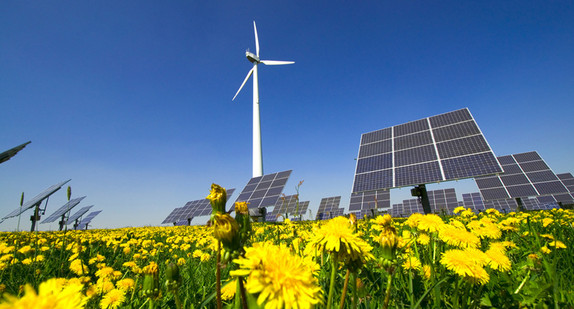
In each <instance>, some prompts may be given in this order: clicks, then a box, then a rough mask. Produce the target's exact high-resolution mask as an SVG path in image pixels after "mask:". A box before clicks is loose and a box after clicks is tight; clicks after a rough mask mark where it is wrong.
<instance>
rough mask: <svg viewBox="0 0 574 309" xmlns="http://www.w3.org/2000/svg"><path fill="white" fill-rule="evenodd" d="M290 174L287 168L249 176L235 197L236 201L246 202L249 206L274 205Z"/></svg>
mask: <svg viewBox="0 0 574 309" xmlns="http://www.w3.org/2000/svg"><path fill="white" fill-rule="evenodd" d="M290 175H291V171H290V170H289V171H284V172H279V173H274V174H267V175H263V176H259V177H254V178H251V180H249V182H248V183H247V185H246V186H245V188H243V191H241V194H239V197H237V202H248V203H249V204H248V205H247V206H248V207H249V208H259V207H271V206H275V204H276V203H277V200H278V199H279V196H280V195H281V192H283V188H284V187H285V184H286V183H287V180H288V179H289V176H290Z"/></svg>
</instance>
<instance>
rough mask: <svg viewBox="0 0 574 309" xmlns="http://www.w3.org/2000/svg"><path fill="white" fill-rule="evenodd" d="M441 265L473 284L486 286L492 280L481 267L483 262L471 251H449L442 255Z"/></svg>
mask: <svg viewBox="0 0 574 309" xmlns="http://www.w3.org/2000/svg"><path fill="white" fill-rule="evenodd" d="M478 251H480V250H478ZM440 263H441V264H443V265H444V266H445V267H446V268H447V269H449V270H452V271H454V272H455V273H456V274H458V275H459V276H462V277H464V278H465V279H468V280H469V281H471V282H473V283H478V284H481V285H484V284H486V283H487V282H488V281H489V280H490V276H489V275H488V273H487V272H486V270H484V268H483V267H482V266H481V261H477V260H476V259H475V258H474V256H472V255H471V254H469V250H460V249H453V250H447V251H445V252H443V253H442V257H441V259H440Z"/></svg>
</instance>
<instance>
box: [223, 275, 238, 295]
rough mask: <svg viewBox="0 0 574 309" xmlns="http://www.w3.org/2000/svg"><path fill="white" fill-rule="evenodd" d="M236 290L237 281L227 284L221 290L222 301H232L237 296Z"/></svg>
mask: <svg viewBox="0 0 574 309" xmlns="http://www.w3.org/2000/svg"><path fill="white" fill-rule="evenodd" d="M235 290H237V279H235V280H231V281H229V282H227V283H226V284H225V285H224V286H223V287H222V288H221V299H223V300H230V299H232V298H233V297H234V296H235Z"/></svg>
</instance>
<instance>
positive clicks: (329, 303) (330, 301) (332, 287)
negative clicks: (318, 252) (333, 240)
mask: <svg viewBox="0 0 574 309" xmlns="http://www.w3.org/2000/svg"><path fill="white" fill-rule="evenodd" d="M331 258H332V259H331V261H332V268H331V283H330V284H329V297H328V298H327V299H328V300H327V308H331V306H332V304H333V292H334V291H335V277H336V275H337V253H333V254H332V255H331Z"/></svg>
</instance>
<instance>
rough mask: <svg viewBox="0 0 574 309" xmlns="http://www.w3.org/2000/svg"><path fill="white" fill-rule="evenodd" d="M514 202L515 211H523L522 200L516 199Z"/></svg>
mask: <svg viewBox="0 0 574 309" xmlns="http://www.w3.org/2000/svg"><path fill="white" fill-rule="evenodd" d="M515 200H516V211H524V210H525V209H524V204H522V199H521V198H519V197H517V198H515Z"/></svg>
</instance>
